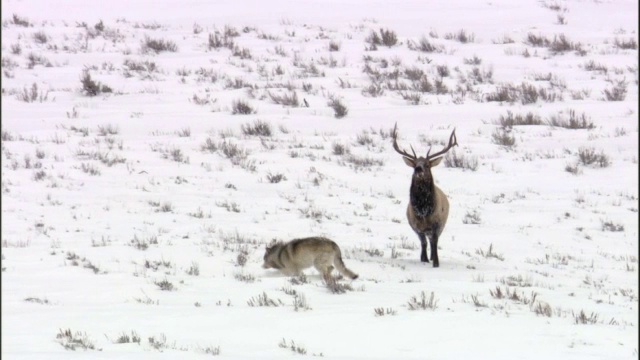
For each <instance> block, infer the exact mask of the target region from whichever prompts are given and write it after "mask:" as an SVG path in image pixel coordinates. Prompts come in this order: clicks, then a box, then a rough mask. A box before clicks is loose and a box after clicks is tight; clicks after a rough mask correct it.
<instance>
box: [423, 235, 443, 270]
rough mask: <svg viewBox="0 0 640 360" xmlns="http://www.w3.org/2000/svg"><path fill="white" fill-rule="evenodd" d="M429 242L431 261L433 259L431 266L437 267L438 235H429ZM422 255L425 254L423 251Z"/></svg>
mask: <svg viewBox="0 0 640 360" xmlns="http://www.w3.org/2000/svg"><path fill="white" fill-rule="evenodd" d="M429 244H430V245H431V261H433V267H439V266H440V261H439V260H438V235H435V234H434V235H433V236H432V237H430V238H429ZM423 249H424V248H423ZM424 255H425V256H426V255H427V254H426V253H425V254H424Z"/></svg>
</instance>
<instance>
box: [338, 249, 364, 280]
mask: <svg viewBox="0 0 640 360" xmlns="http://www.w3.org/2000/svg"><path fill="white" fill-rule="evenodd" d="M336 250H337V251H336V255H335V257H334V259H333V265H335V267H336V269H337V270H338V271H340V273H342V275H344V276H346V277H348V278H350V279H352V280H355V279H357V278H358V274H356V273H354V272H353V271H351V270H349V269H347V267H346V266H345V265H344V262H343V261H342V253H341V252H340V248H337V249H336Z"/></svg>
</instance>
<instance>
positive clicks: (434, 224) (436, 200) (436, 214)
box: [391, 123, 458, 267]
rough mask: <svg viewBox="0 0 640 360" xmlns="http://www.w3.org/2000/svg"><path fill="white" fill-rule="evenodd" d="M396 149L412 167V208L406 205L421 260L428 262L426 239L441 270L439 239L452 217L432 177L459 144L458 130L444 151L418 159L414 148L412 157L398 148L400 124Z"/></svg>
mask: <svg viewBox="0 0 640 360" xmlns="http://www.w3.org/2000/svg"><path fill="white" fill-rule="evenodd" d="M391 138H392V139H393V148H394V149H395V151H396V152H398V153H399V154H400V155H402V160H404V163H405V164H407V165H408V166H410V167H412V168H413V176H412V178H411V188H410V190H409V205H408V206H407V220H408V221H409V225H411V228H412V229H413V231H414V232H415V233H416V234H417V235H418V237H419V238H420V245H422V251H421V252H420V261H422V262H429V259H428V258H427V238H429V244H430V246H431V261H433V267H439V266H440V261H439V260H438V238H440V234H441V233H442V230H443V229H444V225H445V224H446V223H447V217H448V216H449V200H447V196H446V195H445V194H444V193H443V192H442V190H440V188H439V187H437V186H436V185H435V183H434V181H433V175H431V168H432V167H434V166H437V165H438V164H440V161H442V156H443V155H444V154H445V153H446V152H447V151H449V150H450V149H451V148H452V147H454V146H457V145H458V140H457V138H456V130H455V129H453V131H452V132H451V135H450V136H449V144H448V145H447V146H445V147H444V149H442V150H440V151H438V152H436V153H434V154H430V153H431V147H429V151H427V156H425V157H418V156H417V155H416V152H415V151H414V150H413V146H411V152H412V153H413V155H412V154H409V153H408V152H406V151H404V150H402V149H400V148H399V147H398V123H396V124H395V126H394V127H393V134H392V135H391Z"/></svg>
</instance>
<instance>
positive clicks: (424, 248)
mask: <svg viewBox="0 0 640 360" xmlns="http://www.w3.org/2000/svg"><path fill="white" fill-rule="evenodd" d="M417 234H418V237H419V238H420V246H422V250H421V251H420V261H422V262H429V258H427V237H426V236H425V235H424V234H423V233H417ZM431 251H432V252H433V248H432V249H431Z"/></svg>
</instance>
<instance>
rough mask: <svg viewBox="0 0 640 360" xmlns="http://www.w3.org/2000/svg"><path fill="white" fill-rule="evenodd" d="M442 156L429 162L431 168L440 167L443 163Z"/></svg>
mask: <svg viewBox="0 0 640 360" xmlns="http://www.w3.org/2000/svg"><path fill="white" fill-rule="evenodd" d="M442 158H443V157H442V156H441V157H439V158H437V159H433V160H431V161H429V167H434V166H438V164H440V161H442Z"/></svg>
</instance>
